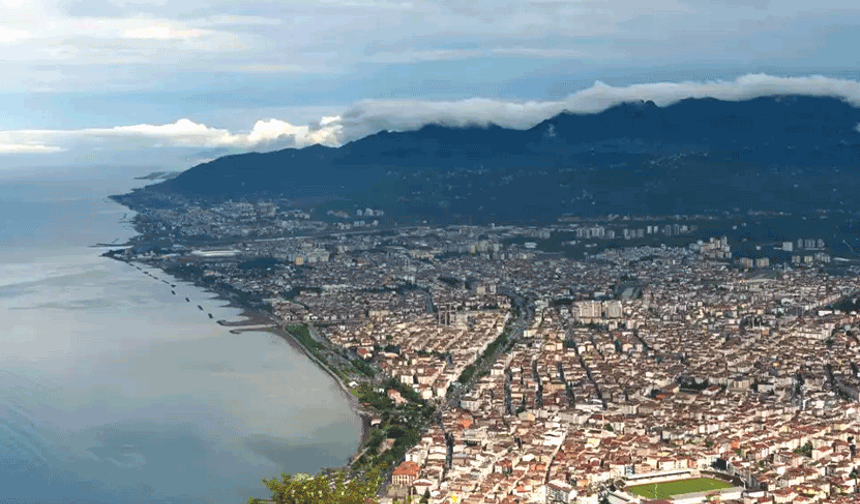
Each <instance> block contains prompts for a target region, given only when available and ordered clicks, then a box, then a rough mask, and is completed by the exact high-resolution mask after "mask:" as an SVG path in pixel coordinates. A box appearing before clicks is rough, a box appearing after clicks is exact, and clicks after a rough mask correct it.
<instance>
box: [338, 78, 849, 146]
mask: <svg viewBox="0 0 860 504" xmlns="http://www.w3.org/2000/svg"><path fill="white" fill-rule="evenodd" d="M789 94H797V95H810V96H830V97H834V98H839V99H842V100H844V101H846V102H847V103H850V104H851V105H853V106H857V107H860V82H858V81H853V80H843V79H831V78H827V77H821V76H809V77H775V76H771V75H766V74H752V75H745V76H743V77H739V78H738V79H736V80H733V81H720V80H717V81H706V82H694V81H686V82H677V83H675V82H659V83H652V84H635V85H631V86H626V87H615V86H610V85H607V84H604V83H602V82H599V81H598V82H596V83H595V84H594V85H593V86H592V87H590V88H588V89H583V90H581V91H578V92H576V93H573V94H571V95H569V96H568V97H567V98H565V99H562V100H558V101H526V102H512V101H502V100H493V99H485V98H472V99H466V100H458V101H418V100H366V101H362V102H359V103H357V104H355V105H353V106H352V107H350V108H349V109H348V110H347V111H345V112H344V113H343V114H341V116H342V117H343V119H342V121H341V125H342V126H343V127H344V132H345V133H344V137H345V138H357V137H359V136H363V135H366V134H370V133H373V132H374V131H378V130H383V129H387V130H392V131H403V130H410V129H416V128H420V127H421V126H422V125H424V124H428V123H441V124H445V125H450V126H465V125H470V124H478V125H486V124H490V123H494V124H498V125H500V126H505V127H509V128H521V129H522V128H529V127H531V126H533V125H535V124H537V123H539V122H540V121H542V120H544V119H546V118H548V117H551V116H553V115H556V114H558V113H561V112H562V111H564V110H567V111H570V112H578V113H596V112H600V111H603V110H605V109H607V108H609V107H611V106H613V105H617V104H619V103H623V102H626V101H636V100H652V101H654V102H655V103H656V104H657V105H660V106H666V105H671V104H672V103H676V102H678V101H680V100H683V99H684V98H703V97H712V98H718V99H721V100H729V101H738V100H746V99H751V98H755V97H759V96H771V95H789Z"/></svg>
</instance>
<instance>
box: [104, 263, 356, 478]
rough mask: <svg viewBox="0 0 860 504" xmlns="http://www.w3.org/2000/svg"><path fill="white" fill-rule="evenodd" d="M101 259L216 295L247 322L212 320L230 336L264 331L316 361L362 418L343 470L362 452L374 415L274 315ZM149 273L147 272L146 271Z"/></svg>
mask: <svg viewBox="0 0 860 504" xmlns="http://www.w3.org/2000/svg"><path fill="white" fill-rule="evenodd" d="M102 257H106V258H108V259H113V260H116V261H120V262H123V263H126V264H128V265H129V266H132V267H134V268H135V269H139V270H140V269H141V268H140V266H146V267H148V268H153V269H156V270H158V271H160V272H161V273H162V274H164V275H166V276H169V277H170V278H172V279H174V281H182V282H188V283H190V284H192V285H193V286H194V287H196V288H198V289H201V290H202V291H204V292H208V293H210V294H214V295H215V298H214V299H216V300H220V301H223V302H226V303H227V304H226V305H222V306H221V307H222V308H235V309H237V310H241V312H240V313H239V315H238V316H237V318H239V319H244V320H236V319H234V320H223V319H219V320H217V321H212V322H215V323H216V324H218V325H219V326H221V327H224V328H229V332H230V333H231V334H237V335H239V334H242V333H245V332H265V333H269V334H272V335H274V336H278V337H280V338H281V339H283V340H284V341H285V342H286V343H287V344H288V345H289V346H290V347H292V348H293V349H294V350H296V351H298V352H299V353H300V354H302V355H304V356H305V357H307V358H308V359H310V361H311V362H313V363H314V364H315V365H316V366H317V367H318V368H319V369H320V370H322V371H323V372H324V373H326V374H327V375H328V376H329V377H331V378H332V379H333V380H334V383H335V385H336V386H337V388H338V389H339V390H340V392H341V394H343V395H344V396H345V397H346V399H347V401H348V402H349V406H350V409H351V410H352V412H353V413H354V414H355V415H356V416H357V417H358V418H359V420H360V421H361V430H360V437H359V443H358V447H357V448H356V451H355V453H353V454H352V455H350V457H349V458H348V459H347V460H346V462H345V463H344V464H343V465H342V466H340V467H341V468H348V467H349V465H350V464H351V462H352V461H353V460H354V459H355V456H356V455H357V454H359V453H360V452H361V447H362V446H363V445H364V443H365V442H366V441H367V439H368V436H369V435H370V421H371V418H372V417H373V415H371V414H370V413H368V412H367V411H364V410H363V409H362V407H361V403H360V402H359V401H358V398H357V397H356V396H355V395H353V393H352V392H351V391H350V389H349V387H348V386H347V385H346V384H345V383H344V382H343V380H341V379H340V377H339V376H337V374H336V373H335V372H334V371H333V370H332V369H330V368H329V367H328V366H327V365H325V364H324V363H322V362H320V361H319V360H318V359H317V358H316V357H315V356H314V355H313V354H312V353H311V352H309V351H308V349H307V348H305V347H304V345H302V344H301V343H300V342H299V341H298V340H297V339H296V338H295V337H294V336H293V335H292V334H290V332H289V331H287V330H286V329H284V328H283V326H282V325H280V324H278V323H277V322H276V321H274V320H272V316H271V314H270V313H268V312H267V311H266V310H263V309H260V308H254V307H251V306H247V305H245V304H243V303H242V302H241V300H239V299H237V298H238V296H237V295H236V294H235V293H232V292H230V291H228V290H223V289H217V288H213V287H212V286H208V285H203V284H202V283H200V282H198V281H197V279H194V278H183V277H179V276H175V275H172V274H170V273H168V272H167V271H165V270H164V269H161V268H159V267H157V266H153V265H151V264H148V263H145V262H140V261H131V260H127V259H121V258H118V257H112V256H109V255H106V254H102ZM144 273H146V272H144ZM146 276H148V277H150V279H151V280H154V281H161V282H164V280H161V279H157V278H155V277H153V276H152V275H150V274H146Z"/></svg>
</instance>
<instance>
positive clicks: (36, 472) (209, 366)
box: [0, 173, 361, 503]
mask: <svg viewBox="0 0 860 504" xmlns="http://www.w3.org/2000/svg"><path fill="white" fill-rule="evenodd" d="M133 175H134V174H129V173H125V174H111V173H105V174H104V175H103V176H100V177H99V178H98V179H95V178H93V177H92V176H90V177H87V178H89V179H90V180H83V179H75V178H74V177H68V176H66V177H63V179H62V180H52V181H49V180H45V179H40V178H36V177H29V178H20V177H19V178H15V177H11V178H10V177H9V176H8V175H7V176H5V177H4V176H2V174H0V502H40V503H41V502H57V503H60V502H62V503H70V502H80V503H119V502H123V503H127V502H132V503H135V502H170V503H186V502H189V503H190V502H195V503H196V502H201V503H203V502H206V503H210V502H211V503H228V502H229V503H238V502H244V501H245V500H247V498H248V497H249V496H255V497H264V496H265V495H266V492H265V489H264V487H263V485H262V483H261V481H260V480H261V478H263V477H271V476H275V475H277V474H280V473H281V472H284V471H286V472H298V471H302V472H315V471H316V470H318V469H319V468H321V467H326V466H337V465H341V464H343V463H344V462H345V461H346V459H347V458H348V457H349V456H350V455H351V454H352V453H353V452H354V450H355V449H356V447H357V445H358V438H359V435H360V428H361V425H360V421H359V419H358V417H357V416H356V415H355V414H354V413H353V412H352V411H351V410H350V408H349V403H348V402H347V400H346V398H345V397H344V396H343V394H342V393H341V392H340V390H339V389H337V387H336V386H335V385H334V383H333V382H332V381H331V379H330V378H329V377H328V376H327V375H326V374H325V373H323V372H322V371H321V370H319V369H318V368H316V367H315V366H314V365H313V364H312V363H311V362H310V361H308V359H307V358H305V357H304V356H302V355H299V354H297V353H296V352H295V351H294V350H292V349H291V348H290V347H289V346H288V345H287V344H286V343H285V342H283V341H282V340H281V339H279V338H277V337H274V336H272V335H269V334H267V333H244V334H241V335H233V334H230V333H229V332H228V331H227V330H226V329H225V328H223V327H221V326H218V325H217V324H215V323H214V322H213V321H212V320H210V319H209V317H208V315H207V313H210V312H211V313H212V314H213V317H214V318H215V320H217V319H233V318H236V317H237V316H238V314H239V311H238V310H236V309H233V308H227V307H225V306H224V303H223V302H221V301H219V300H216V299H214V298H213V296H212V295H211V294H208V293H206V292H204V291H201V290H200V289H197V288H195V287H193V286H191V285H189V284H184V283H181V282H177V281H175V280H174V279H171V278H169V277H166V276H165V275H163V274H162V273H161V272H159V271H157V270H152V271H151V273H152V274H153V275H155V276H157V277H159V278H164V279H167V280H169V281H170V282H171V283H174V284H176V289H175V290H176V295H175V296H174V295H172V294H171V292H170V291H171V287H170V285H168V284H165V283H163V282H160V281H155V280H153V279H151V278H149V277H148V276H146V275H143V274H142V273H140V272H139V271H137V270H136V269H134V268H133V267H131V266H129V265H126V264H123V263H119V262H116V261H112V260H109V259H105V258H101V257H99V254H100V253H101V251H100V250H98V249H93V248H90V247H89V246H90V245H92V244H94V243H98V242H113V241H114V240H119V241H123V240H125V239H126V238H128V237H129V236H131V235H132V234H133V230H131V229H130V226H129V225H128V224H126V223H123V222H121V220H122V219H123V217H124V215H125V214H126V212H127V209H125V208H124V207H121V206H119V205H117V204H115V203H112V202H110V201H109V200H106V199H105V197H106V196H107V195H109V194H115V193H117V192H122V191H124V190H127V189H129V188H131V187H132V186H134V185H135V183H134V182H133V181H132V180H131V179H132V176H133ZM138 185H139V184H138ZM186 296H187V297H189V298H190V299H191V301H192V302H191V303H186V302H185V297H186ZM198 304H200V305H202V306H203V308H204V311H200V310H199V309H198V308H197V305H198Z"/></svg>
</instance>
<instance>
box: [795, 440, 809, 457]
mask: <svg viewBox="0 0 860 504" xmlns="http://www.w3.org/2000/svg"><path fill="white" fill-rule="evenodd" d="M794 453H795V454H797V455H806V456H807V457H811V456H812V441H808V442H807V443H806V444H805V445H803V446H801V447H800V448H797V449H795V450H794Z"/></svg>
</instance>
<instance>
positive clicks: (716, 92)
mask: <svg viewBox="0 0 860 504" xmlns="http://www.w3.org/2000/svg"><path fill="white" fill-rule="evenodd" d="M773 95H807V96H828V97H834V98H838V99H841V100H844V101H845V102H847V103H849V104H851V105H853V106H855V107H860V82H858V81H854V80H845V79H832V78H827V77H821V76H807V77H775V76H771V75H766V74H752V75H745V76H742V77H739V78H737V79H735V80H732V81H721V80H715V81H702V82H695V81H685V82H658V83H651V84H635V85H631V86H625V87H616V86H610V85H607V84H604V83H602V82H599V81H598V82H596V83H595V84H594V85H593V86H591V87H589V88H587V89H583V90H580V91H577V92H575V93H573V94H571V95H569V96H568V97H567V98H565V99H562V100H557V101H522V102H515V101H503V100H494V99H487V98H470V99H466V100H457V101H422V100H364V101H360V102H358V103H355V104H354V105H352V106H350V107H348V108H347V109H346V110H345V111H344V112H343V113H341V114H337V115H328V116H323V117H322V118H321V119H319V120H316V121H310V122H309V123H308V124H306V125H296V124H292V123H290V122H288V121H286V120H282V119H275V118H272V119H265V120H258V121H256V123H255V124H254V125H253V127H252V128H251V130H250V131H247V132H231V131H230V130H227V129H223V128H216V127H211V126H207V125H205V124H201V123H197V122H194V121H192V120H191V119H180V120H178V121H176V122H174V123H168V124H160V125H154V124H137V125H129V126H116V127H113V128H87V129H80V130H18V131H5V132H0V153H6V154H10V153H51V152H58V151H60V150H63V149H68V148H72V147H81V146H88V147H90V148H103V149H111V148H112V147H114V148H119V147H123V148H129V146H132V147H134V146H136V147H138V148H141V149H144V148H152V147H194V148H207V149H222V152H223V149H227V151H229V152H241V151H244V150H250V149H259V150H272V149H278V148H285V147H304V146H308V145H313V144H323V145H328V146H338V145H341V144H343V143H345V142H348V141H351V140H355V139H358V138H361V137H364V136H366V135H369V134H373V133H376V132H378V131H381V130H388V131H406V130H414V129H418V128H420V127H422V126H424V125H426V124H431V123H435V124H444V125H448V126H467V125H488V124H497V125H500V126H504V127H508V128H516V129H525V128H529V127H531V126H534V125H535V124H537V123H539V122H540V121H542V120H544V119H547V118H549V117H551V116H553V115H556V114H558V113H560V112H562V111H565V110H566V111H569V112H575V113H597V112H601V111H603V110H605V109H607V108H609V107H611V106H613V105H617V104H619V103H623V102H629V101H636V100H652V101H654V102H655V103H656V104H657V105H660V106H667V105H671V104H673V103H676V102H678V101H680V100H683V99H685V98H703V97H711V98H717V99H721V100H729V101H738V100H747V99H751V98H756V97H760V96H773Z"/></svg>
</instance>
